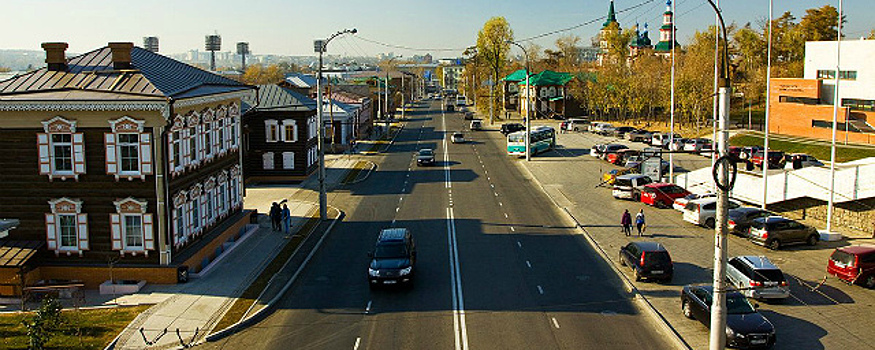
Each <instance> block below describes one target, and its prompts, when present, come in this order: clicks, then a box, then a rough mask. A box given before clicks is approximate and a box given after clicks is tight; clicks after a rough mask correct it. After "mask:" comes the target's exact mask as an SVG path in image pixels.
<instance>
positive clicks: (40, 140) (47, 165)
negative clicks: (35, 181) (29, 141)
mask: <svg viewBox="0 0 875 350" xmlns="http://www.w3.org/2000/svg"><path fill="white" fill-rule="evenodd" d="M36 144H37V148H38V149H39V174H40V175H47V174H51V173H52V165H51V156H50V154H51V153H50V152H49V134H43V133H40V134H36Z"/></svg>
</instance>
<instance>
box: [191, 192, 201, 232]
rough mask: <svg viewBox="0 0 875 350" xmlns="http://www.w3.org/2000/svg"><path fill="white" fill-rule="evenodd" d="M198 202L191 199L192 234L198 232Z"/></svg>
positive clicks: (196, 199) (195, 199)
mask: <svg viewBox="0 0 875 350" xmlns="http://www.w3.org/2000/svg"><path fill="white" fill-rule="evenodd" d="M199 209H200V200H199V199H198V198H197V197H195V198H192V199H191V228H192V230H193V231H194V232H197V231H199V230H200V221H201V220H200V219H201V217H200V212H199Z"/></svg>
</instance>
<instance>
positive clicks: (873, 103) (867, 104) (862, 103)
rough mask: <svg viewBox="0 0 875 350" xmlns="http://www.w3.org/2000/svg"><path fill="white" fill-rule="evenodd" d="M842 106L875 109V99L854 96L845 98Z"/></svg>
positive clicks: (860, 109)
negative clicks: (855, 97)
mask: <svg viewBox="0 0 875 350" xmlns="http://www.w3.org/2000/svg"><path fill="white" fill-rule="evenodd" d="M842 106H844V107H849V108H850V109H852V110H857V111H870V112H871V111H875V100H862V99H854V98H843V99H842Z"/></svg>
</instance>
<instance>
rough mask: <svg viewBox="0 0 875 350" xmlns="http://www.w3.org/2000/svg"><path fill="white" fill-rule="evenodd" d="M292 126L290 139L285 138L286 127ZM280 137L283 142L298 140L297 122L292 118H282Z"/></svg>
mask: <svg viewBox="0 0 875 350" xmlns="http://www.w3.org/2000/svg"><path fill="white" fill-rule="evenodd" d="M287 126H291V127H292V139H291V140H289V139H287V138H286V127H287ZM280 137H281V138H282V141H283V142H298V122H297V121H295V120H294V119H283V123H282V128H280Z"/></svg>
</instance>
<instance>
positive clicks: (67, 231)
mask: <svg viewBox="0 0 875 350" xmlns="http://www.w3.org/2000/svg"><path fill="white" fill-rule="evenodd" d="M58 237H59V240H58V246H59V248H60V249H76V246H77V242H76V215H71V214H61V215H58Z"/></svg>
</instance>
